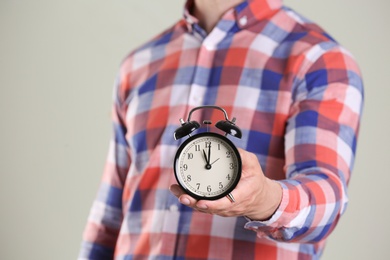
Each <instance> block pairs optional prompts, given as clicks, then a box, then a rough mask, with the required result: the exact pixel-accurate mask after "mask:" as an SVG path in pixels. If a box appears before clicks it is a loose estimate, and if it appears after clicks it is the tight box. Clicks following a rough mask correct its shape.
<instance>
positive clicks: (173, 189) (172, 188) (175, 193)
mask: <svg viewBox="0 0 390 260" xmlns="http://www.w3.org/2000/svg"><path fill="white" fill-rule="evenodd" d="M169 190H170V191H171V192H172V194H173V195H175V196H176V197H177V196H179V194H180V191H179V190H178V189H177V188H176V187H175V186H173V187H169Z"/></svg>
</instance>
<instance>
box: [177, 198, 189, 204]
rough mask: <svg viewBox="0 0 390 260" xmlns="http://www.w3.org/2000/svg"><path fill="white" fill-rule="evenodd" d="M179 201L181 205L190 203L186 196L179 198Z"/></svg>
mask: <svg viewBox="0 0 390 260" xmlns="http://www.w3.org/2000/svg"><path fill="white" fill-rule="evenodd" d="M179 201H180V203H181V204H183V205H186V206H188V205H190V200H189V199H187V198H180V199H179Z"/></svg>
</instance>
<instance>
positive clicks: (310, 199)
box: [79, 0, 363, 259]
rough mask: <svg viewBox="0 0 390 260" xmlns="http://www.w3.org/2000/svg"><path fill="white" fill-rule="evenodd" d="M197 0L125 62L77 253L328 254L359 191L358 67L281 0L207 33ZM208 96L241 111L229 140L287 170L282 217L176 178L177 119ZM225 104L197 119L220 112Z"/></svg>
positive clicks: (273, 173)
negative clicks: (206, 202)
mask: <svg viewBox="0 0 390 260" xmlns="http://www.w3.org/2000/svg"><path fill="white" fill-rule="evenodd" d="M192 4H193V3H192V1H188V2H187V4H186V8H185V12H184V18H183V19H182V20H180V21H178V22H177V23H176V24H175V25H174V26H172V27H171V28H170V29H168V30H166V31H164V32H163V33H162V34H160V35H159V36H157V37H155V38H154V39H153V40H151V41H149V42H148V43H147V44H145V45H143V46H141V47H140V48H138V49H137V50H135V51H133V52H132V53H131V54H130V55H129V56H128V57H127V58H126V59H125V60H124V61H123V63H122V66H121V70H120V75H119V77H118V81H117V86H116V88H115V95H114V99H115V102H114V109H113V123H114V136H113V139H112V141H111V143H110V149H109V155H108V160H107V163H106V167H105V170H104V174H103V177H102V181H101V186H100V188H99V191H98V195H97V198H96V200H95V202H94V203H93V207H92V210H91V213H90V216H89V220H88V223H87V226H86V229H85V232H84V241H83V243H82V249H81V252H80V256H79V257H80V259H110V258H116V259H318V258H319V257H320V255H321V253H322V251H323V248H324V244H325V240H326V237H327V236H328V235H329V234H330V233H331V232H332V230H333V229H334V227H335V225H336V223H337V221H338V219H339V217H340V215H341V214H342V213H343V211H344V210H345V206H346V203H347V200H348V199H347V184H348V181H349V179H350V174H351V168H352V165H353V162H354V157H355V156H354V155H355V149H356V140H357V132H358V128H359V121H360V115H361V110H362V103H363V89H362V81H361V77H360V72H359V69H358V67H357V65H356V63H355V61H354V59H353V57H351V55H350V53H349V52H348V51H346V50H345V49H344V48H343V47H341V46H340V45H339V44H338V43H337V42H335V41H334V40H333V39H332V38H331V37H330V36H329V35H328V34H327V33H325V32H324V31H323V30H322V29H321V28H319V27H318V26H317V25H315V24H313V23H312V22H310V21H308V20H307V19H305V18H303V17H302V16H300V15H298V14H297V13H296V12H294V11H292V10H290V9H288V8H286V7H284V6H282V3H281V0H248V1H244V2H243V3H241V4H239V5H238V6H236V7H235V8H233V9H232V10H229V11H228V12H227V13H225V15H224V16H223V17H222V18H221V20H220V21H219V23H218V24H217V26H216V27H215V28H214V29H213V31H212V32H211V33H210V34H208V35H207V34H206V33H205V32H204V30H202V29H201V28H200V26H199V24H198V21H197V19H196V18H195V17H193V16H192V15H191V14H190V13H189V10H190V8H191V5H192ZM199 105H218V106H221V107H223V108H224V109H225V110H226V111H227V113H228V115H229V116H231V117H233V116H234V117H236V118H237V125H238V126H239V127H240V128H241V130H242V133H243V138H242V139H240V140H239V139H236V140H233V139H235V138H231V140H232V141H233V142H234V143H235V144H236V145H237V146H238V147H241V148H243V149H245V150H247V151H249V152H252V153H254V154H256V155H257V158H258V160H259V162H260V164H261V166H262V169H263V171H264V174H265V175H266V176H267V177H269V178H271V179H274V180H276V181H278V182H280V184H281V186H282V188H283V196H282V201H281V204H280V206H279V208H278V210H277V211H276V212H275V213H274V215H273V216H272V217H271V219H269V220H267V221H263V222H262V221H251V220H249V219H246V218H245V217H237V218H233V217H230V218H224V217H219V216H216V215H209V214H203V213H200V212H195V211H192V209H191V208H189V207H186V206H184V205H181V204H180V203H179V202H178V200H177V198H176V197H174V196H173V195H172V194H171V193H170V191H169V190H168V187H169V186H170V185H171V184H173V183H175V182H176V181H175V178H174V175H173V169H172V167H173V159H174V155H175V152H176V150H177V149H178V146H179V145H180V143H181V142H182V140H181V141H175V140H174V138H173V132H174V131H175V129H176V128H177V127H178V126H180V123H179V119H180V118H185V119H186V118H187V115H188V112H189V111H190V109H192V108H194V107H196V106H199ZM202 111H203V110H202ZM218 113H220V112H218V111H214V110H213V111H211V112H208V111H204V112H199V113H198V114H196V115H195V113H194V115H193V117H192V119H194V120H199V121H201V120H202V119H212V120H213V122H215V121H214V120H215V119H218V117H219V116H220V115H219V114H218ZM183 139H185V138H183ZM238 203H239V202H238Z"/></svg>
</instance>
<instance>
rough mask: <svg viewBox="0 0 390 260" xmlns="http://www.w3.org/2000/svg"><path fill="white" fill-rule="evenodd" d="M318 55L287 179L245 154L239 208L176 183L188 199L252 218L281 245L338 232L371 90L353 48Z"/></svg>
mask: <svg viewBox="0 0 390 260" xmlns="http://www.w3.org/2000/svg"><path fill="white" fill-rule="evenodd" d="M317 50H318V51H317ZM311 51H312V52H311V53H310V55H308V57H307V60H308V62H307V63H306V64H308V63H309V64H310V66H302V68H304V71H302V75H303V77H302V79H301V81H300V84H299V85H298V86H297V88H296V91H295V92H294V93H295V95H294V102H293V105H292V107H291V111H290V118H289V120H288V122H287V129H286V134H285V154H286V166H285V169H286V179H285V180H281V181H277V182H275V181H272V180H270V179H268V178H266V177H265V176H264V175H263V172H262V171H261V168H260V166H259V165H258V162H257V160H256V156H254V155H250V154H249V155H248V153H247V152H245V151H241V153H242V155H243V156H242V157H243V158H242V159H243V175H242V178H241V181H240V183H239V185H237V187H236V189H235V190H234V191H233V195H234V197H235V199H236V201H237V202H236V203H230V201H229V200H228V199H226V198H222V199H219V200H216V201H204V200H201V201H196V200H194V199H193V198H191V197H190V196H188V195H186V194H184V193H183V192H182V191H180V190H179V189H178V187H177V186H176V185H173V186H171V191H172V193H174V194H175V195H176V196H177V197H179V200H180V202H182V203H183V204H186V205H188V206H190V207H193V208H194V209H196V210H199V211H202V212H206V213H211V214H218V215H222V216H248V217H249V220H250V221H249V222H248V223H247V224H246V226H245V227H246V228H247V229H251V230H254V231H256V232H257V233H258V235H259V236H268V237H271V238H273V239H275V240H280V241H293V242H299V243H307V242H309V243H310V242H318V241H319V240H321V239H323V238H325V237H326V236H327V235H329V234H330V232H331V231H332V230H333V228H334V227H335V225H336V223H337V221H338V219H339V217H340V216H341V214H342V213H343V211H344V209H345V206H346V203H347V201H348V198H347V184H348V181H349V178H350V174H351V169H352V166H353V161H354V156H355V150H356V140H357V133H358V128H359V122H360V116H361V111H362V105H363V87H362V81H361V78H360V72H359V70H358V68H357V66H356V63H355V61H354V60H353V58H352V57H351V56H350V55H349V54H348V53H347V52H346V51H345V50H343V49H341V48H340V47H338V46H337V45H336V47H334V46H333V47H329V46H328V45H325V46H315V47H314V48H313V49H312V50H311ZM314 52H317V53H318V54H317V53H314ZM316 55H318V56H317V57H316ZM250 158H252V159H250ZM277 184H278V185H277ZM280 198H281V200H280ZM278 200H280V204H279V205H278V206H276V207H275V205H276V204H275V203H276V202H277V201H278ZM275 208H277V209H276V211H274V213H273V214H271V213H270V212H272V211H273V210H274V209H275ZM270 214H271V215H270ZM264 220H265V221H264Z"/></svg>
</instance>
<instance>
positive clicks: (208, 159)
mask: <svg viewBox="0 0 390 260" xmlns="http://www.w3.org/2000/svg"><path fill="white" fill-rule="evenodd" d="M210 150H211V143H210V144H209V157H207V164H210Z"/></svg>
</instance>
